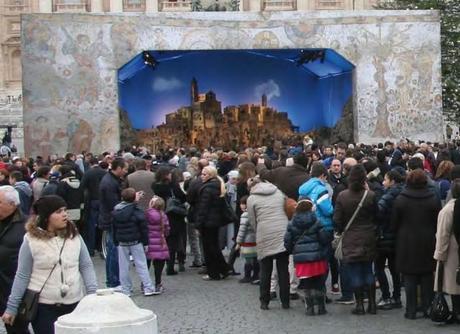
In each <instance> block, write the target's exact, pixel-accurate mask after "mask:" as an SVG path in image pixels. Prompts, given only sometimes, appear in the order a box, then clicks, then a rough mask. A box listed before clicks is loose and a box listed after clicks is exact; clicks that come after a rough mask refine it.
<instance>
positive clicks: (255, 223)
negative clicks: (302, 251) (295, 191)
mask: <svg viewBox="0 0 460 334" xmlns="http://www.w3.org/2000/svg"><path fill="white" fill-rule="evenodd" d="M284 201H285V196H284V194H283V193H282V192H281V191H280V190H279V189H278V188H276V186H274V185H273V184H271V183H268V182H263V183H258V184H256V185H255V186H253V187H252V188H251V191H250V196H249V197H248V201H247V209H248V217H249V223H250V224H251V226H252V227H253V228H254V230H255V231H256V242H257V258H258V259H259V260H261V259H263V258H265V257H267V256H271V255H276V254H279V253H282V252H285V251H286V248H284V234H285V232H286V228H287V224H288V218H287V216H286V212H285V211H284Z"/></svg>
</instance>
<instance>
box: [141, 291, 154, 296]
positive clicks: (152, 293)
mask: <svg viewBox="0 0 460 334" xmlns="http://www.w3.org/2000/svg"><path fill="white" fill-rule="evenodd" d="M155 294H156V293H155V290H145V291H144V296H145V297H149V296H153V295H155Z"/></svg>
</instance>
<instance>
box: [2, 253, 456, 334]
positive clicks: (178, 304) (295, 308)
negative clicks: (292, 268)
mask: <svg viewBox="0 0 460 334" xmlns="http://www.w3.org/2000/svg"><path fill="white" fill-rule="evenodd" d="M94 262H95V267H96V271H97V275H98V279H99V285H100V286H101V287H103V286H104V285H103V280H104V277H105V269H104V262H103V260H101V259H99V258H98V257H95V258H94ZM237 263H238V265H239V266H241V262H237ZM241 269H242V268H241ZM132 274H133V277H135V276H136V275H135V273H134V272H133V273H132ZM152 276H153V272H152ZM238 278H239V277H238V276H237V277H229V278H227V279H226V280H223V281H210V282H208V281H203V280H202V279H201V276H200V275H198V274H197V270H196V269H189V268H188V267H187V270H186V272H185V273H179V275H177V276H166V275H165V276H164V277H163V284H164V286H165V288H166V291H165V293H164V294H162V295H160V296H151V297H144V296H143V295H142V294H141V292H140V288H139V283H138V280H137V279H134V282H135V286H136V287H137V288H136V289H135V291H134V294H133V299H134V301H135V303H136V304H137V305H138V306H139V307H141V308H147V309H150V310H152V311H153V312H154V313H156V314H157V316H158V326H159V333H161V334H234V333H254V334H256V333H257V334H258V333H261V334H262V333H264V334H282V333H289V334H292V333H299V334H300V333H321V334H327V333H334V334H341V333H356V334H360V333H391V334H400V333H401V334H402V333H404V334H405V333H424V334H429V333H433V334H434V333H443V334H444V333H446V334H450V333H459V332H460V326H439V325H436V324H434V323H432V322H431V321H430V320H425V319H420V320H416V321H411V320H406V319H404V317H403V313H404V311H403V309H400V310H391V311H380V312H379V313H378V314H377V315H366V316H353V315H351V314H350V311H351V309H352V306H345V305H336V304H329V305H327V310H328V314H327V315H325V316H315V317H307V316H305V314H304V307H303V303H302V302H301V301H300V300H297V301H292V302H291V309H290V310H283V309H281V307H280V303H279V301H278V300H275V301H272V302H271V303H270V310H269V311H261V310H260V309H259V302H258V287H257V286H252V285H248V284H239V283H238ZM0 327H1V326H0ZM0 333H2V334H3V333H5V332H4V329H3V327H1V329H0Z"/></svg>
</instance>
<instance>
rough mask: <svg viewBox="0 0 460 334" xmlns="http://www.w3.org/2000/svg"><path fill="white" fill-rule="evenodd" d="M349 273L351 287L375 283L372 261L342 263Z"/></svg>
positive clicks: (355, 287)
mask: <svg viewBox="0 0 460 334" xmlns="http://www.w3.org/2000/svg"><path fill="white" fill-rule="evenodd" d="M343 265H344V266H345V267H346V270H348V272H349V274H350V284H351V287H352V288H353V289H357V288H361V287H363V286H366V285H373V284H375V278H374V272H373V271H372V261H364V262H352V263H344V264H343Z"/></svg>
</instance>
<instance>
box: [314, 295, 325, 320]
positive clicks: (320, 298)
mask: <svg viewBox="0 0 460 334" xmlns="http://www.w3.org/2000/svg"><path fill="white" fill-rule="evenodd" d="M315 292H316V303H317V305H318V315H322V314H326V313H327V311H326V291H324V290H316V291H315Z"/></svg>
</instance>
